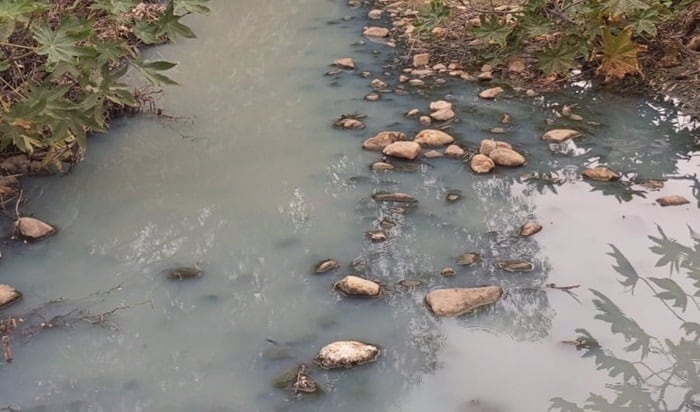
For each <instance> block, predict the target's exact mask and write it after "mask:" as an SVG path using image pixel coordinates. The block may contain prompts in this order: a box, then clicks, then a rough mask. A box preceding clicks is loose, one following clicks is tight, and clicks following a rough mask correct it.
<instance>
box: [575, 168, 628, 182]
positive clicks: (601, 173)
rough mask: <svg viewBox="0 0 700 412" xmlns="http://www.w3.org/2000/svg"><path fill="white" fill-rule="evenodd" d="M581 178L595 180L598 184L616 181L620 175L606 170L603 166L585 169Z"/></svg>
mask: <svg viewBox="0 0 700 412" xmlns="http://www.w3.org/2000/svg"><path fill="white" fill-rule="evenodd" d="M582 175H583V177H585V178H587V179H590V180H595V181H598V182H609V181H611V180H617V179H619V178H620V175H619V174H617V173H615V172H613V171H612V170H610V169H608V168H607V167H605V166H598V167H594V168H592V169H585V170H584V171H583V173H582Z"/></svg>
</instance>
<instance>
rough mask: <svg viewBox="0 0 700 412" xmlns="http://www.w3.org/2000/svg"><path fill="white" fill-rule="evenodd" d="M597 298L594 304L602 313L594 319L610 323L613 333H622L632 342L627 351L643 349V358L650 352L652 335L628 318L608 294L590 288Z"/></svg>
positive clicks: (627, 340) (626, 339)
mask: <svg viewBox="0 0 700 412" xmlns="http://www.w3.org/2000/svg"><path fill="white" fill-rule="evenodd" d="M590 291H591V293H593V295H595V297H596V299H594V300H593V304H594V305H595V307H596V309H598V311H599V312H600V313H598V314H597V315H595V317H594V319H598V320H602V321H603V322H607V323H609V324H610V331H611V332H612V333H613V334H621V335H622V336H623V337H624V338H625V341H626V342H630V341H631V343H630V344H629V345H628V346H627V347H626V348H625V350H626V351H636V350H641V351H642V358H645V357H646V356H647V355H648V354H649V350H650V345H651V336H649V335H648V334H647V333H646V332H645V331H644V330H643V329H642V328H641V327H640V326H639V325H638V324H637V322H635V321H634V320H633V319H630V318H628V317H627V316H625V314H624V313H623V312H622V310H621V309H620V308H619V307H618V306H617V305H615V304H614V303H613V302H612V301H611V300H610V299H609V298H608V297H607V296H605V295H603V294H602V293H600V292H598V291H597V290H594V289H590Z"/></svg>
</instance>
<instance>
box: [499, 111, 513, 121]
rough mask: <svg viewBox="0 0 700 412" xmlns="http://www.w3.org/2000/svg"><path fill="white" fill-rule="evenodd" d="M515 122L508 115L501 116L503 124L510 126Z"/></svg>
mask: <svg viewBox="0 0 700 412" xmlns="http://www.w3.org/2000/svg"><path fill="white" fill-rule="evenodd" d="M511 120H513V119H512V118H511V117H510V115H509V114H508V113H503V114H501V123H503V124H508V123H510V122H511Z"/></svg>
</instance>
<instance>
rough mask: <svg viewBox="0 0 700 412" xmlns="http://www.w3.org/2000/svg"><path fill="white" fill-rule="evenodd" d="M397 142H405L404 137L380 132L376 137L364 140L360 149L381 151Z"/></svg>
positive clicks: (400, 134)
mask: <svg viewBox="0 0 700 412" xmlns="http://www.w3.org/2000/svg"><path fill="white" fill-rule="evenodd" d="M399 140H406V135H405V134H403V133H401V132H392V131H385V132H380V133H378V134H377V135H376V136H373V137H370V138H369V139H367V140H365V142H364V143H363V144H362V148H363V149H365V150H374V151H381V150H382V149H384V148H385V147H386V146H388V145H390V144H392V143H394V142H397V141H399Z"/></svg>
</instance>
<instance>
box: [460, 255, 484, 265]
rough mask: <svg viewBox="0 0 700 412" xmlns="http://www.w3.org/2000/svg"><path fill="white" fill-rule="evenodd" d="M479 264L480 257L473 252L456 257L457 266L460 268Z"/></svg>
mask: <svg viewBox="0 0 700 412" xmlns="http://www.w3.org/2000/svg"><path fill="white" fill-rule="evenodd" d="M479 262H481V255H479V254H478V253H475V252H467V253H462V254H461V255H459V256H457V264H458V265H461V266H473V265H476V264H477V263H479Z"/></svg>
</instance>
